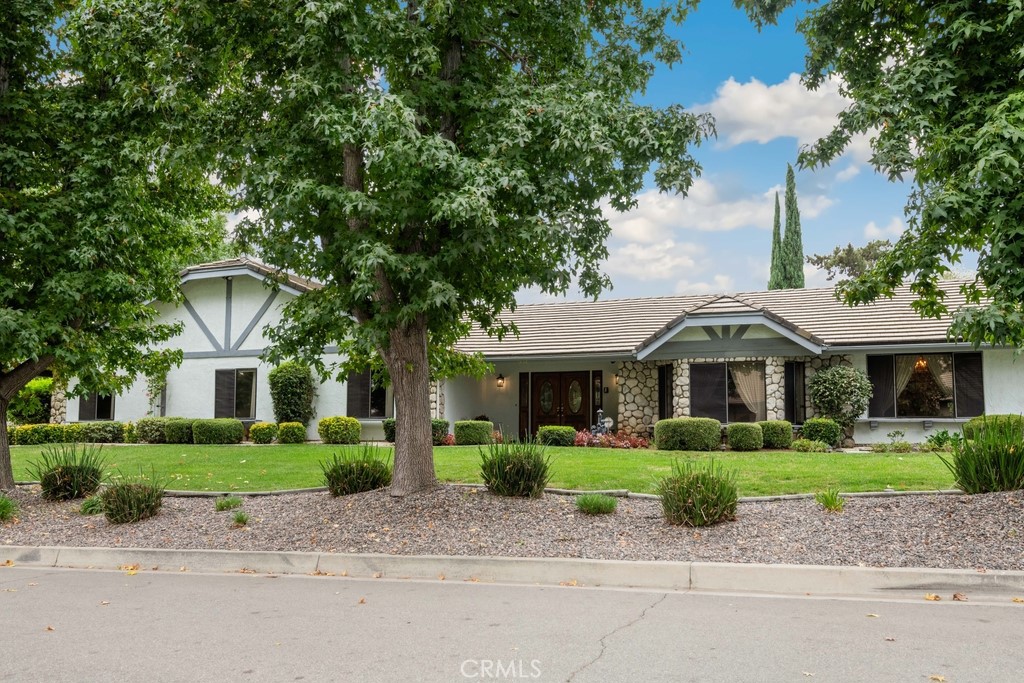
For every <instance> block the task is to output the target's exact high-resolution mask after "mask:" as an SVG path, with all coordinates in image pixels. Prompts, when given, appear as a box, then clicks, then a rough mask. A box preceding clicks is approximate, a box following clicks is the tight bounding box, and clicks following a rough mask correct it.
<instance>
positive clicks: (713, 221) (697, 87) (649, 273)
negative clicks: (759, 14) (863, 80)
mask: <svg viewBox="0 0 1024 683" xmlns="http://www.w3.org/2000/svg"><path fill="white" fill-rule="evenodd" d="M797 18H798V13H797V11H796V10H790V11H787V12H786V13H785V14H783V16H782V17H781V18H780V21H779V23H778V25H777V26H774V27H767V28H765V29H764V30H763V31H762V32H760V33H759V32H758V31H757V29H756V28H755V27H754V26H753V24H751V23H750V21H749V20H748V19H747V17H746V14H744V13H743V12H742V11H741V10H737V9H734V8H733V7H732V3H731V2H728V1H727V0H704V2H702V3H701V4H700V6H699V7H698V9H697V10H696V11H695V12H693V13H692V14H691V15H690V16H689V17H688V19H687V21H686V23H685V24H684V25H682V26H680V27H678V28H676V29H675V30H674V34H675V35H676V36H677V37H679V38H680V39H681V40H682V42H683V44H684V46H685V56H684V60H683V62H682V64H680V65H676V67H675V68H674V69H671V70H670V69H667V68H665V67H661V68H659V70H658V72H657V73H656V75H655V77H654V79H653V81H652V83H651V85H650V88H649V89H648V92H647V93H646V94H645V95H644V96H643V97H642V98H641V101H643V102H645V103H649V104H653V105H657V106H665V105H668V104H672V103H679V104H682V105H683V106H685V107H686V108H688V109H691V110H700V111H710V112H711V113H712V114H714V115H715V118H716V120H717V126H718V138H717V140H711V141H709V142H707V143H706V144H705V145H703V146H702V147H701V148H699V149H698V150H697V152H696V156H697V158H698V160H699V161H700V163H701V164H702V166H703V169H704V170H703V174H702V176H701V178H700V179H698V180H697V182H696V183H695V185H694V187H693V189H692V190H691V192H690V194H689V196H688V197H685V198H683V197H678V196H674V195H661V194H658V193H657V192H655V191H653V190H649V191H645V192H643V193H642V194H641V195H640V196H639V197H638V200H639V205H638V206H637V208H636V209H635V210H633V211H631V212H629V213H626V214H618V213H616V212H614V211H612V210H609V212H608V217H609V219H610V222H611V225H612V237H611V239H610V240H609V243H608V246H609V250H610V252H611V257H610V259H609V260H608V262H607V263H606V264H605V268H604V269H605V272H607V273H608V274H609V275H610V276H611V278H612V282H613V286H614V288H613V290H612V291H610V292H606V293H605V294H604V295H603V296H602V298H623V297H635V296H659V295H671V294H699V293H711V292H742V291H751V290H760V289H765V288H766V286H767V282H768V270H769V260H770V256H771V228H772V216H773V211H774V192H775V190H776V189H777V190H779V194H780V199H781V198H782V197H783V194H784V192H783V190H784V185H785V178H786V164H787V163H792V164H794V167H795V165H796V157H797V153H798V152H799V149H800V147H801V145H804V144H808V143H810V142H813V141H814V140H816V139H817V138H818V137H820V136H821V135H824V134H825V133H827V132H828V131H829V130H831V128H832V126H833V124H834V121H835V115H836V113H838V112H839V111H841V110H842V109H843V108H844V107H845V106H846V102H845V100H844V99H843V98H842V96H841V95H839V92H838V88H837V87H836V85H835V83H829V84H826V85H825V86H823V87H822V88H820V89H819V90H818V91H814V92H812V91H808V90H807V89H805V88H804V87H803V86H802V85H801V84H800V80H799V74H800V73H801V72H802V70H803V64H804V54H805V50H806V46H805V44H804V41H803V37H802V36H800V35H799V34H798V33H797V32H796V29H795V23H796V20H797ZM869 157H870V151H869V147H868V140H867V139H862V140H855V141H854V143H853V144H852V145H851V148H850V149H849V150H847V152H846V153H845V154H844V155H843V156H842V157H840V158H839V159H837V160H836V161H835V162H833V164H832V165H831V166H830V167H827V168H824V169H818V170H815V171H810V170H797V176H796V181H797V195H798V201H799V206H800V213H801V225H802V228H803V230H802V232H803V243H804V251H805V253H806V254H814V253H825V252H828V251H831V250H832V249H833V248H834V247H835V246H837V245H845V244H846V243H848V242H852V243H853V244H854V245H863V244H865V243H866V242H868V241H869V240H872V239H891V240H895V238H896V237H898V236H899V234H900V233H901V232H902V230H903V229H904V227H905V221H904V214H903V205H904V204H905V202H906V197H907V194H908V192H909V187H908V185H906V184H902V183H890V182H889V181H888V180H887V179H886V178H885V177H884V176H881V175H879V174H877V173H876V172H875V171H874V169H872V168H871V166H870V165H869V164H868V163H867V161H868V158H869ZM805 276H806V280H807V286H808V287H821V286H829V285H830V283H828V282H827V281H826V280H825V275H824V273H822V272H819V271H816V270H815V269H813V268H812V267H810V266H807V267H806V268H805ZM569 297H570V298H579V297H578V296H574V295H573V294H570V295H569ZM519 299H520V302H521V303H525V302H531V301H546V300H551V297H548V296H543V295H540V294H539V293H537V292H533V291H526V292H523V293H522V295H521V296H520V297H519Z"/></svg>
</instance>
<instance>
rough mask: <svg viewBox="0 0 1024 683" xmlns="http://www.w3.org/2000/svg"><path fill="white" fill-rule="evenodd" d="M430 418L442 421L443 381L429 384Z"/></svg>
mask: <svg viewBox="0 0 1024 683" xmlns="http://www.w3.org/2000/svg"><path fill="white" fill-rule="evenodd" d="M430 417H432V418H434V419H444V380H443V379H441V380H434V381H432V382H431V383H430Z"/></svg>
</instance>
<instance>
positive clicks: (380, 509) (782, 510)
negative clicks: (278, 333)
mask: <svg viewBox="0 0 1024 683" xmlns="http://www.w3.org/2000/svg"><path fill="white" fill-rule="evenodd" d="M13 497H14V498H16V499H17V500H18V502H19V505H20V507H21V511H20V513H19V515H18V518H17V520H16V521H12V522H8V523H6V524H2V525H0V544H5V545H28V546H31V545H57V546H99V547H147V548H179V549H229V550H297V551H319V552H339V553H342V552H349V553H353V552H358V553H367V552H373V553H391V554H402V555H409V554H417V555H421V554H430V555H491V556H514V557H583V558H596V559H617V560H696V561H721V562H765V563H790V564H823V565H861V566H873V567H936V568H965V569H982V568H984V569H1018V570H1020V569H1024V492H1021V491H1016V492H1012V493H994V494H986V495H976V496H966V495H963V496H959V495H944V496H940V495H918V496H903V497H897V498H853V499H848V500H847V502H846V508H845V510H844V511H843V512H842V513H839V514H835V513H828V512H825V511H824V510H823V509H822V508H821V507H820V506H818V505H817V504H816V503H815V502H814V501H813V500H787V501H772V502H753V503H741V504H740V506H739V510H738V512H737V518H736V520H735V521H732V522H726V523H722V524H718V525H714V526H711V527H705V528H701V529H694V528H689V527H676V526H672V525H669V524H666V523H665V522H664V521H663V519H662V516H661V506H660V502H659V501H657V500H650V499H636V498H629V499H622V500H620V501H619V507H618V511H617V512H615V513H614V514H612V515H603V516H597V517H591V516H587V515H584V514H582V513H580V512H578V511H576V509H575V505H574V501H573V498H572V497H571V496H562V495H552V494H547V495H545V496H544V497H543V498H539V499H533V500H529V499H509V498H501V497H498V496H494V495H491V494H489V493H487V492H486V491H483V490H479V489H470V488H463V487H454V486H449V485H442V486H438V487H437V488H436V489H434V490H433V491H431V492H429V493H425V494H420V495H416V496H409V497H407V498H403V499H396V498H392V497H391V496H390V495H389V493H388V491H387V490H379V491H373V492H369V493H362V494H356V495H352V496H347V497H343V498H332V497H331V496H330V495H329V494H327V493H295V494H283V495H276V496H261V497H244V496H243V500H244V504H243V506H242V509H243V510H244V511H245V512H247V513H248V514H249V516H250V520H249V523H248V525H247V526H245V527H238V528H236V527H234V526H233V525H232V516H233V513H232V512H216V511H215V510H214V499H211V498H176V497H168V498H165V500H164V505H163V509H162V511H161V512H160V514H159V515H158V516H157V517H155V518H152V519H149V520H145V521H143V522H140V523H138V524H128V525H121V526H117V525H111V524H108V523H107V521H106V520H105V519H104V518H103V516H102V515H96V516H88V517H87V516H82V515H81V514H79V512H78V507H79V504H80V503H79V502H68V503H51V502H46V501H43V500H42V498H41V497H40V496H39V495H38V493H35V492H34V491H32V490H30V489H27V488H21V489H19V490H17V491H16V492H15V493H14V494H13Z"/></svg>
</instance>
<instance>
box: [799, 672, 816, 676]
mask: <svg viewBox="0 0 1024 683" xmlns="http://www.w3.org/2000/svg"><path fill="white" fill-rule="evenodd" d="M800 673H802V674H803V675H804V676H813V675H814V674H812V673H811V672H810V671H801V672H800Z"/></svg>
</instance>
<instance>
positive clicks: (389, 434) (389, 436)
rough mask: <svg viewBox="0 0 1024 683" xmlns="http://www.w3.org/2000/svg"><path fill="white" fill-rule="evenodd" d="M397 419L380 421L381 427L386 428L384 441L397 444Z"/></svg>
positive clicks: (390, 418) (389, 418)
mask: <svg viewBox="0 0 1024 683" xmlns="http://www.w3.org/2000/svg"><path fill="white" fill-rule="evenodd" d="M396 424H397V423H396V422H395V418H393V417H388V418H385V419H383V420H381V421H380V426H381V427H383V428H384V440H385V441H389V442H391V443H394V442H395V425H396Z"/></svg>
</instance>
